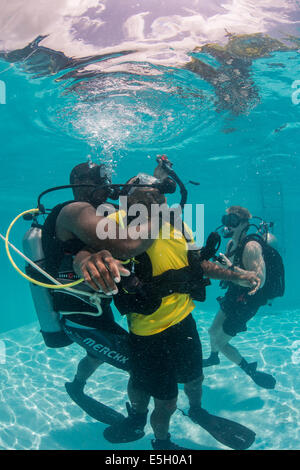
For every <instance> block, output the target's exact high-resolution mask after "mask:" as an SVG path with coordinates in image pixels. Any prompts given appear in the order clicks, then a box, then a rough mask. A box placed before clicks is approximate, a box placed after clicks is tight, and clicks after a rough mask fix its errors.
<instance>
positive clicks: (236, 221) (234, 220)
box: [221, 214, 242, 228]
mask: <svg viewBox="0 0 300 470" xmlns="http://www.w3.org/2000/svg"><path fill="white" fill-rule="evenodd" d="M221 222H222V224H223V225H224V227H232V228H236V227H238V226H239V225H240V223H241V222H242V219H241V218H240V217H239V216H238V215H236V214H225V215H223V217H222V219H221Z"/></svg>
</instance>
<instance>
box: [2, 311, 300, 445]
mask: <svg viewBox="0 0 300 470" xmlns="http://www.w3.org/2000/svg"><path fill="white" fill-rule="evenodd" d="M297 316H298V317H299V311H295V310H293V311H284V312H283V311H281V312H280V313H277V314H276V313H272V314H270V315H266V314H265V315H263V314H258V315H257V316H256V317H255V318H254V319H253V320H252V322H251V324H249V328H248V332H247V333H245V334H243V335H242V334H241V335H240V336H239V337H237V338H236V339H235V341H234V342H233V343H232V344H233V345H235V346H237V347H238V349H239V350H240V352H241V353H242V354H243V356H244V357H245V358H246V359H247V360H248V361H250V362H251V361H255V360H258V363H259V369H260V370H264V371H266V372H268V373H271V374H272V375H274V376H275V377H276V380H277V385H276V388H275V390H271V391H270V390H264V389H262V388H259V387H258V386H257V385H255V384H254V383H253V382H252V380H251V379H250V378H249V377H248V376H247V375H246V374H244V372H242V371H241V370H240V369H239V368H238V367H236V366H234V365H233V364H231V363H230V362H229V361H228V360H227V359H225V358H224V357H221V364H220V365H219V366H215V367H211V368H208V369H205V381H204V386H203V406H204V408H206V409H207V410H208V411H210V412H212V413H214V414H217V415H220V416H223V417H225V418H230V419H232V420H235V421H238V422H240V423H241V424H245V425H247V426H248V427H249V428H251V429H252V430H254V431H255V432H256V441H255V443H254V444H253V445H252V447H251V449H253V450H275V449H277V450H284V449H285V450H287V449H300V439H299V422H300V406H299V405H300V396H299V390H300V388H299V383H300V378H299V364H300V340H299V338H300V335H299V329H300V327H299V326H297V324H296V318H297ZM195 318H196V319H197V322H198V328H199V333H200V337H201V340H202V344H203V351H204V357H207V355H208V352H209V342H208V335H207V328H208V327H209V325H210V323H211V320H212V318H213V313H210V314H208V313H207V312H205V314H204V312H201V311H200V310H198V311H197V312H196V315H195ZM0 340H1V344H2V350H3V347H4V348H5V353H6V354H4V353H3V354H2V356H1V362H0V382H1V390H0V401H1V407H0V449H2V450H4V449H10V450H13V449H15V450H21V449H26V450H31V449H32V450H63V449H66V450H84V449H86V450H97V449H101V450H108V451H109V450H113V449H114V450H122V449H128V450H129V449H130V450H135V449H136V450H151V449H152V448H151V443H150V440H151V438H152V437H153V435H152V430H151V427H150V425H149V423H148V424H147V426H146V428H145V431H146V435H145V437H144V438H142V439H141V440H139V441H136V442H133V443H129V444H122V445H115V444H110V443H109V442H107V441H106V440H105V439H104V437H103V435H102V433H103V430H104V429H105V428H106V427H107V425H106V424H103V423H101V422H98V421H96V420H95V419H93V418H91V417H90V416H88V415H87V414H86V413H85V412H84V411H82V410H81V409H80V408H79V407H78V406H77V405H76V404H75V403H74V402H73V401H72V400H71V399H70V397H69V396H68V394H67V393H66V391H65V388H64V383H65V382H66V381H70V380H72V378H73V376H74V373H75V371H76V366H77V363H78V361H79V360H80V358H82V357H83V356H84V352H83V350H82V349H81V348H80V347H79V346H78V345H74V344H73V345H71V346H68V347H67V348H64V349H60V350H58V349H57V350H53V349H48V348H46V346H45V345H44V343H43V340H42V337H41V335H40V333H39V325H38V323H33V324H30V325H27V326H24V327H22V328H18V329H15V330H10V331H8V332H6V333H2V334H1V335H0ZM2 352H3V351H2ZM127 379H128V375H127V374H126V373H125V372H122V371H120V370H118V369H115V368H113V367H111V366H109V365H107V364H104V365H102V366H101V367H100V368H99V369H98V370H97V371H96V373H95V374H94V375H93V376H92V377H91V379H90V380H89V381H88V384H87V387H86V392H87V393H88V394H89V395H90V396H91V397H93V398H94V399H97V400H99V401H101V402H102V403H104V404H105V405H107V406H109V407H112V408H114V409H115V410H116V411H118V412H120V413H123V414H126V412H125V403H126V401H127V393H126V385H127ZM178 407H179V408H181V409H184V410H187V399H186V397H185V395H184V393H183V391H182V387H181V389H180V394H179V399H178ZM152 408H153V404H152V402H151V406H150V411H151V409H152ZM148 421H149V420H148ZM170 432H171V435H172V439H173V441H175V442H176V443H177V444H179V445H181V446H183V447H187V448H190V449H199V450H205V449H207V450H217V449H226V447H225V446H223V445H222V444H220V443H218V442H217V441H216V440H215V439H214V438H213V437H211V436H210V435H209V434H208V433H207V432H206V431H205V430H203V429H202V428H200V427H199V426H197V425H196V424H194V423H192V422H191V421H190V420H189V419H188V418H187V417H184V416H183V415H182V413H181V412H180V411H178V410H177V411H176V413H175V414H174V415H173V417H172V421H171V427H170Z"/></svg>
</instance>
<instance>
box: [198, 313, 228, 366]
mask: <svg viewBox="0 0 300 470" xmlns="http://www.w3.org/2000/svg"><path fill="white" fill-rule="evenodd" d="M225 318H226V317H225V313H224V312H223V311H222V310H221V309H220V310H219V311H218V313H217V314H216V316H215V318H214V321H213V322H212V325H211V327H210V328H209V330H208V333H209V339H210V350H211V352H210V356H209V357H208V358H207V359H203V361H202V366H203V367H209V366H214V365H217V364H220V359H219V344H218V341H217V339H218V336H219V334H220V333H222V331H223V329H222V326H223V323H224V320H225Z"/></svg>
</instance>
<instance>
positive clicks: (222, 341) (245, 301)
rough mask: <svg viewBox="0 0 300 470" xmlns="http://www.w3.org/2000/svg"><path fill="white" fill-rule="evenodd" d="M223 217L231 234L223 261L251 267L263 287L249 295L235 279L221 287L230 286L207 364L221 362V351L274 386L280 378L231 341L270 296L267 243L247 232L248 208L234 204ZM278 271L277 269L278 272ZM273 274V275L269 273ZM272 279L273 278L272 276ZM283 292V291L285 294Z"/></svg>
mask: <svg viewBox="0 0 300 470" xmlns="http://www.w3.org/2000/svg"><path fill="white" fill-rule="evenodd" d="M226 212H227V214H226V215H224V216H223V217H222V224H223V226H224V230H223V236H224V238H231V240H230V241H229V242H228V244H227V248H226V254H225V255H223V254H220V257H219V261H220V265H222V266H225V267H227V269H230V270H233V271H234V272H243V270H249V271H253V272H255V273H256V275H257V277H259V279H260V281H261V284H260V288H259V290H258V291H257V292H256V293H255V294H254V295H252V296H249V295H248V293H249V289H247V288H245V287H242V286H238V285H236V284H233V283H231V282H228V283H226V284H225V285H224V284H223V285H222V284H221V287H223V288H226V287H227V292H226V294H225V296H223V297H218V299H217V300H218V301H219V303H220V310H219V312H218V313H217V315H216V316H215V318H214V321H213V323H212V325H211V327H210V329H209V335H210V344H211V353H210V356H209V357H208V358H207V359H204V360H203V367H210V366H213V365H218V364H219V363H220V359H219V352H221V353H222V354H224V356H226V357H227V359H229V360H230V361H232V362H234V363H235V364H236V365H238V366H239V367H240V368H241V369H242V370H243V371H244V372H246V374H247V375H249V377H251V379H252V380H253V381H254V382H255V383H256V384H257V385H259V386H260V387H263V388H267V389H273V388H274V387H275V384H276V380H275V378H274V377H273V376H271V375H270V374H266V373H264V372H260V371H258V370H257V362H253V363H250V364H249V363H248V362H247V361H246V360H245V358H243V357H242V356H241V354H240V353H239V351H238V350H237V349H236V348H235V347H233V346H232V345H231V344H230V342H231V340H232V338H233V337H234V336H236V335H237V334H238V333H240V332H243V331H247V323H248V321H249V320H251V318H253V317H254V315H255V314H256V313H257V311H258V309H259V308H260V307H261V306H262V305H266V303H267V302H268V299H269V294H268V286H269V284H270V282H267V276H266V272H267V269H266V268H267V265H266V262H265V256H264V247H265V244H264V243H262V240H261V239H260V237H258V236H257V235H254V236H251V235H248V236H247V231H248V229H249V226H250V219H251V218H252V216H251V214H250V212H249V211H248V209H246V208H244V207H241V206H231V207H229V208H228V209H227V210H226ZM274 275H275V273H274ZM268 277H270V276H268ZM268 281H269V279H268ZM281 295H282V294H281Z"/></svg>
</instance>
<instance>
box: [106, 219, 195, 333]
mask: <svg viewBox="0 0 300 470" xmlns="http://www.w3.org/2000/svg"><path fill="white" fill-rule="evenodd" d="M110 217H111V218H114V219H115V220H116V222H117V223H119V214H118V213H115V214H111V215H110ZM166 229H167V230H169V231H170V236H169V238H165V239H164V238H163V236H164V235H163V233H164V232H163V230H166ZM146 253H147V255H148V256H149V258H150V260H151V264H152V273H153V276H158V275H160V274H163V273H164V272H166V271H168V270H169V269H181V268H184V267H185V266H188V257H187V254H188V250H187V241H186V239H185V238H184V236H183V235H182V233H181V232H179V231H178V230H176V229H175V228H174V227H173V226H172V225H170V224H165V225H164V228H161V230H160V233H159V236H158V238H157V239H156V240H155V241H154V242H153V243H152V245H151V246H150V248H148V250H147V251H146ZM194 308H195V304H194V302H193V301H192V298H191V296H190V295H189V294H177V293H176V294H171V295H168V296H166V297H163V299H162V303H161V305H160V307H159V308H158V309H157V310H156V311H155V312H154V313H152V314H151V315H141V314H138V313H134V312H133V313H130V314H128V315H127V320H128V325H129V329H130V331H131V332H132V333H134V334H136V335H139V336H149V335H154V334H157V333H160V332H162V331H164V330H166V329H167V328H169V327H170V326H172V325H176V324H177V323H179V322H181V321H182V320H184V318H186V317H187V316H188V315H189V314H190V313H191V311H192V310H193V309H194Z"/></svg>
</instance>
